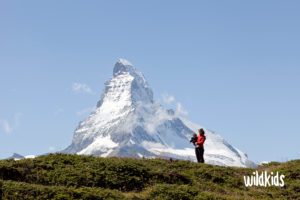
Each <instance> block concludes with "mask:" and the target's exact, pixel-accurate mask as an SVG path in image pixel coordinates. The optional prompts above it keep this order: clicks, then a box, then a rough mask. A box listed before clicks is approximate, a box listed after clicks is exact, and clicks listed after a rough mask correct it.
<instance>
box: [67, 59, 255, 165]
mask: <svg viewBox="0 0 300 200" xmlns="http://www.w3.org/2000/svg"><path fill="white" fill-rule="evenodd" d="M199 128H201V127H200V126H198V125H195V124H193V123H191V122H189V121H188V120H187V119H183V118H181V117H180V116H177V114H176V113H175V112H174V111H172V110H166V109H164V108H163V107H162V106H161V105H160V104H158V103H156V102H155V101H154V99H153V92H152V90H151V88H150V87H149V84H148V82H147V80H146V79H145V77H144V75H143V74H142V73H141V72H140V71H138V70H137V69H136V68H135V67H134V66H133V65H132V64H131V63H130V62H129V61H127V60H125V59H119V60H118V62H117V63H116V64H115V66H114V69H113V77H112V78H111V79H110V80H109V81H107V82H106V83H105V89H104V92H103V94H102V96H101V99H100V101H99V102H98V103H97V108H96V109H95V111H94V112H92V113H91V114H90V116H89V117H88V118H87V119H85V120H84V121H82V122H80V124H79V126H78V127H77V129H76V130H75V133H74V136H73V140H72V143H71V145H70V146H69V147H67V148H66V149H65V150H64V151H63V152H64V153H76V154H84V155H96V156H101V157H107V156H120V157H147V158H154V157H164V158H170V157H172V158H176V159H185V160H192V161H195V160H196V158H195V150H194V147H193V145H192V144H191V143H189V140H190V138H191V136H192V134H193V132H194V131H196V130H197V129H199ZM206 136H207V141H206V144H205V159H206V162H207V163H211V164H215V165H225V166H239V167H253V166H254V165H255V164H254V163H252V162H251V161H249V160H248V158H247V156H246V155H245V154H244V153H242V152H241V151H239V150H238V149H236V148H234V147H232V146H231V145H230V144H228V143H227V142H226V141H225V140H224V139H223V138H222V137H221V136H219V135H217V134H215V133H213V132H211V131H209V130H207V129H206Z"/></svg>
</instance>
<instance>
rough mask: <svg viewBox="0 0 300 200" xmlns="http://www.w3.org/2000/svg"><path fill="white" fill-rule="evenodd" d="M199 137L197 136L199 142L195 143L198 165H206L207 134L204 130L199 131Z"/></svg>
mask: <svg viewBox="0 0 300 200" xmlns="http://www.w3.org/2000/svg"><path fill="white" fill-rule="evenodd" d="M198 132H199V135H198V136H197V141H196V142H195V143H194V144H195V147H196V148H195V152H196V157H197V161H198V163H204V156H203V155H204V142H205V140H206V137H205V135H204V134H205V132H204V130H203V129H202V128H201V129H199V130H198Z"/></svg>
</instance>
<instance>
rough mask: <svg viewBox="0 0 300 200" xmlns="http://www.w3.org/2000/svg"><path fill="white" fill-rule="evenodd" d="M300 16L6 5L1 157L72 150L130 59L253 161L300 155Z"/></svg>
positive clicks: (216, 5) (107, 5)
mask: <svg viewBox="0 0 300 200" xmlns="http://www.w3.org/2000/svg"><path fill="white" fill-rule="evenodd" d="M299 9H300V3H299V1H275V0H266V1H184V2H183V1H177V2H175V1H148V2H146V1H130V0H129V1H74V0H69V1H66V0H65V1H38V0H36V1H22V0H20V1H11V0H7V1H3V0H0V72H1V73H0V91H1V96H0V158H5V157H8V156H10V155H11V154H12V153H13V152H17V153H20V154H23V155H29V154H35V155H37V154H42V153H46V152H49V151H55V150H61V149H63V148H65V147H66V146H68V145H69V144H70V142H71V139H72V135H73V131H74V129H75V128H76V126H77V124H78V123H79V121H80V120H83V119H84V118H85V117H86V116H87V114H88V113H87V112H85V111H88V110H89V109H90V108H91V107H93V106H95V105H96V102H97V101H98V99H99V97H100V94H101V92H102V90H103V88H104V85H103V84H104V82H105V81H106V80H107V79H109V78H110V77H111V76H112V67H113V65H114V63H115V62H116V60H117V59H118V58H120V57H123V58H127V59H128V60H130V61H131V62H132V63H133V64H134V65H135V66H136V67H137V68H139V69H140V70H141V71H142V72H143V73H144V75H145V76H146V78H147V79H148V81H149V83H150V85H151V87H152V89H153V90H154V92H155V98H156V99H161V95H163V94H169V95H173V96H174V97H175V98H176V100H177V101H178V102H180V103H181V104H182V105H183V106H184V108H185V110H187V111H188V113H189V119H191V120H192V121H194V122H196V123H199V124H201V125H203V126H205V127H207V128H209V129H212V130H215V131H216V132H218V133H219V134H221V135H222V136H223V137H224V138H225V139H226V140H227V141H228V142H229V143H231V144H233V145H234V146H236V147H238V148H239V149H241V150H242V151H244V152H246V153H247V154H248V156H249V158H250V159H251V160H254V161H263V160H278V161H285V160H287V159H295V158H298V159H299V157H300V148H299V141H300V123H299V122H300V106H299V102H300V92H299V89H300V24H299V23H300V12H299ZM74 83H79V84H77V88H76V87H75V88H74V86H76V85H74ZM80 84H81V85H80ZM76 89H77V91H75V90H76ZM89 89H90V90H89Z"/></svg>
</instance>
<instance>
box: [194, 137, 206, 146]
mask: <svg viewBox="0 0 300 200" xmlns="http://www.w3.org/2000/svg"><path fill="white" fill-rule="evenodd" d="M205 140H206V137H205V135H198V137H197V142H196V143H197V145H198V146H200V147H203V144H204V142H205Z"/></svg>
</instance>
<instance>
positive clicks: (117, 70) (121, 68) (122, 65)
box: [113, 58, 137, 76]
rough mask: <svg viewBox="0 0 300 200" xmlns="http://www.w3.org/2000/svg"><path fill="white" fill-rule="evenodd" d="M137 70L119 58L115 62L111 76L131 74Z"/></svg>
mask: <svg viewBox="0 0 300 200" xmlns="http://www.w3.org/2000/svg"><path fill="white" fill-rule="evenodd" d="M136 71H137V70H136V69H135V68H134V67H133V65H132V64H131V63H130V62H129V61H128V60H126V59H124V58H119V60H118V61H117V62H116V64H115V67H114V71H113V74H114V76H118V75H120V74H124V73H133V72H136Z"/></svg>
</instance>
